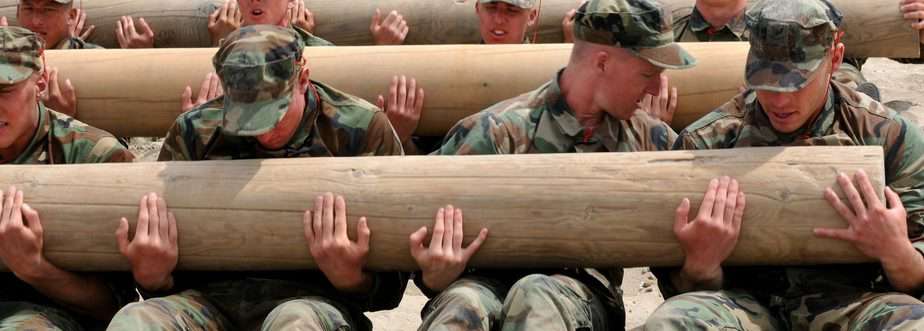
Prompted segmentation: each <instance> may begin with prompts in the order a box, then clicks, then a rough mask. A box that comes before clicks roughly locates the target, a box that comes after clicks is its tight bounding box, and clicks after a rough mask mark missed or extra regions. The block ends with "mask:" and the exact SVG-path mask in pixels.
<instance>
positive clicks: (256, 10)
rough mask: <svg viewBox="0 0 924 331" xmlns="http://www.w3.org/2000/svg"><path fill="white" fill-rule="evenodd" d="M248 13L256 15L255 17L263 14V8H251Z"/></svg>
mask: <svg viewBox="0 0 924 331" xmlns="http://www.w3.org/2000/svg"><path fill="white" fill-rule="evenodd" d="M250 15H252V16H256V17H259V16H262V15H263V9H254V10H251V11H250Z"/></svg>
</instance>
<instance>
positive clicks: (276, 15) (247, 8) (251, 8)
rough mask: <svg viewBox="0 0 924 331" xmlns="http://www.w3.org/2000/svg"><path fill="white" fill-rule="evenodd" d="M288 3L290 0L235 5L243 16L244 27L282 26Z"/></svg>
mask: <svg viewBox="0 0 924 331" xmlns="http://www.w3.org/2000/svg"><path fill="white" fill-rule="evenodd" d="M298 1H301V0H298ZM290 2H292V0H238V1H237V4H238V6H239V7H240V8H241V13H242V14H243V16H244V26H248V25H257V24H268V25H282V23H284V22H285V19H286V9H287V8H288V6H289V3H290Z"/></svg>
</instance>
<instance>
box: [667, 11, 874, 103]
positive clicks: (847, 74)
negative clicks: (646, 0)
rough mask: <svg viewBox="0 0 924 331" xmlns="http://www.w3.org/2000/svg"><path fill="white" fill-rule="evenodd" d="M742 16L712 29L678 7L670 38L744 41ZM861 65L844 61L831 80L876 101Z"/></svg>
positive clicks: (694, 13) (697, 14) (860, 60)
mask: <svg viewBox="0 0 924 331" xmlns="http://www.w3.org/2000/svg"><path fill="white" fill-rule="evenodd" d="M744 16H745V12H741V14H740V15H738V16H737V17H735V18H734V19H732V20H731V22H729V23H728V24H726V25H725V26H723V27H722V28H721V29H718V28H714V27H712V25H710V24H709V22H707V21H706V19H705V18H703V15H702V14H701V13H700V12H699V9H697V8H696V7H695V6H692V7H680V8H678V9H676V10H674V17H677V19H676V20H674V36H675V37H676V41H678V42H720V41H748V39H750V33H749V32H748V30H747V26H746V24H745V17H744ZM864 63H866V59H865V58H848V59H844V63H843V64H841V67H840V69H838V70H837V72H835V73H834V78H835V79H836V80H837V81H839V82H841V83H844V84H847V85H849V86H851V87H853V88H860V89H861V91H862V92H864V93H866V94H868V95H872V96H874V98H876V100H877V101H878V100H879V88H878V87H876V86H875V85H873V84H872V83H868V82H867V80H866V77H864V76H863V73H862V72H861V71H860V70H861V68H862V67H863V64H864ZM864 83H866V84H864ZM861 86H862V87H861Z"/></svg>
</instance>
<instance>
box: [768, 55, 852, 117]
mask: <svg viewBox="0 0 924 331" xmlns="http://www.w3.org/2000/svg"><path fill="white" fill-rule="evenodd" d="M840 49H841V51H840V52H838V51H835V52H834V53H833V54H832V55H829V56H828V57H829V59H828V60H826V61H825V62H824V63H823V64H822V67H821V68H819V69H818V70H816V72H815V73H814V74H813V75H812V77H811V78H810V81H809V83H808V85H806V86H805V87H803V88H802V89H801V90H799V91H796V92H791V93H780V92H770V91H757V101H758V102H760V106H761V108H763V109H764V113H766V114H767V118H768V119H770V124H771V125H772V126H773V129H774V130H776V131H777V132H780V133H793V132H796V131H797V130H799V129H800V128H802V127H804V126H805V125H806V124H809V121H812V120H814V119H815V118H816V116H817V115H818V113H820V112H821V110H822V109H823V108H824V106H825V102H827V98H828V93H829V90H830V84H831V75H832V73H834V72H835V71H837V68H838V67H839V66H840V61H841V58H840V56H842V54H843V45H841V47H840ZM837 53H839V54H840V55H838V54H837Z"/></svg>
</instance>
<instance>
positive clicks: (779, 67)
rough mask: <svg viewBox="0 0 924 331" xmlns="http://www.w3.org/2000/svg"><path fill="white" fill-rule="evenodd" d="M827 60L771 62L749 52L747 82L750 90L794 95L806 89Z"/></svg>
mask: <svg viewBox="0 0 924 331" xmlns="http://www.w3.org/2000/svg"><path fill="white" fill-rule="evenodd" d="M824 60H825V58H820V59H815V60H809V61H805V62H800V63H793V62H789V61H769V60H764V59H762V58H761V57H760V56H759V55H758V54H756V53H755V52H753V51H752V52H748V60H747V66H746V67H745V82H746V84H747V87H748V89H751V90H760V91H769V92H779V93H792V92H797V91H799V90H802V89H803V88H805V86H806V85H808V83H809V82H811V81H812V79H813V78H814V77H815V75H816V74H817V73H818V72H819V71H820V69H821V64H822V63H823V62H824Z"/></svg>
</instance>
